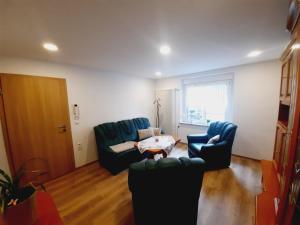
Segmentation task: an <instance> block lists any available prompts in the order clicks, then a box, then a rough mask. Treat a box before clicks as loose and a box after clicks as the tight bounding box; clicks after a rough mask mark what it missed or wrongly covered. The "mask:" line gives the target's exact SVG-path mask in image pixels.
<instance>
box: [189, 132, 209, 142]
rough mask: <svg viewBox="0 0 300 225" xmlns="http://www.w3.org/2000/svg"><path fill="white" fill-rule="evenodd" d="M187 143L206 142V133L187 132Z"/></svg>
mask: <svg viewBox="0 0 300 225" xmlns="http://www.w3.org/2000/svg"><path fill="white" fill-rule="evenodd" d="M187 139H188V143H207V142H208V135H207V134H189V135H188V136H187Z"/></svg>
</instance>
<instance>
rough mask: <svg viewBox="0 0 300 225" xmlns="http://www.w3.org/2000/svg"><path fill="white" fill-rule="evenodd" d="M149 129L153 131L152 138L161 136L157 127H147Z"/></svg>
mask: <svg viewBox="0 0 300 225" xmlns="http://www.w3.org/2000/svg"><path fill="white" fill-rule="evenodd" d="M149 128H150V129H152V130H153V133H154V136H159V135H161V129H160V128H158V127H149Z"/></svg>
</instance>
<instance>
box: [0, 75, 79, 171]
mask: <svg viewBox="0 0 300 225" xmlns="http://www.w3.org/2000/svg"><path fill="white" fill-rule="evenodd" d="M4 75H5V76H10V75H11V76H26V77H38V78H51V79H61V80H65V83H66V84H67V81H66V79H65V78H59V77H50V76H35V75H26V74H13V73H1V72H0V120H1V125H2V133H3V139H4V146H5V152H6V157H7V161H8V165H9V169H10V173H11V175H12V176H15V174H16V172H17V170H16V168H15V165H14V161H13V158H12V152H11V146H10V140H9V135H8V127H7V120H6V114H5V108H4V100H3V90H2V79H1V78H2V76H4ZM66 94H67V99H66V101H67V112H68V113H67V114H68V115H67V117H68V121H67V122H68V123H69V124H70V128H71V120H70V110H69V101H68V91H67V86H66ZM70 132H71V133H70V135H71V142H72V151H73V154H72V158H71V160H72V162H71V163H72V169H73V170H75V155H74V146H73V137H72V128H71V129H70Z"/></svg>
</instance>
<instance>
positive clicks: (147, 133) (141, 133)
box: [138, 128, 154, 140]
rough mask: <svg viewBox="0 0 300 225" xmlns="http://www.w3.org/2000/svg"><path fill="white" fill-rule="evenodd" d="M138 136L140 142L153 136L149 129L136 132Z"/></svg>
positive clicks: (151, 130)
mask: <svg viewBox="0 0 300 225" xmlns="http://www.w3.org/2000/svg"><path fill="white" fill-rule="evenodd" d="M138 134H139V139H140V140H144V139H146V138H149V137H153V136H154V132H153V129H151V128H148V129H141V130H138Z"/></svg>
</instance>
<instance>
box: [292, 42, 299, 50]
mask: <svg viewBox="0 0 300 225" xmlns="http://www.w3.org/2000/svg"><path fill="white" fill-rule="evenodd" d="M299 48H300V44H299V43H296V44H293V45H292V49H293V50H295V49H299Z"/></svg>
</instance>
